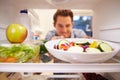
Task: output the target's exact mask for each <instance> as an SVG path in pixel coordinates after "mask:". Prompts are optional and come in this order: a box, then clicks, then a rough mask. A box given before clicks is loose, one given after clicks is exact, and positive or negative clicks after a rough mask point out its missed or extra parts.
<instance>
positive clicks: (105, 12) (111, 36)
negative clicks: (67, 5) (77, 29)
mask: <svg viewBox="0 0 120 80" xmlns="http://www.w3.org/2000/svg"><path fill="white" fill-rule="evenodd" d="M93 32H94V37H96V38H100V39H105V40H110V41H116V42H120V37H119V34H120V0H104V1H101V2H100V3H99V4H97V5H96V7H95V8H94V17H93Z"/></svg>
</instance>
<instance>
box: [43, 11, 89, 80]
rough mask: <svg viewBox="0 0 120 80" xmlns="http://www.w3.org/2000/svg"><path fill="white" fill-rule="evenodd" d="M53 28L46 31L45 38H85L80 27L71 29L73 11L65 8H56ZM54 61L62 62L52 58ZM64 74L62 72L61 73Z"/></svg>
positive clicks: (47, 39)
mask: <svg viewBox="0 0 120 80" xmlns="http://www.w3.org/2000/svg"><path fill="white" fill-rule="evenodd" d="M53 20H54V23H53V24H54V27H55V30H51V31H49V32H48V33H47V35H46V38H45V40H46V41H49V40H53V39H61V38H85V37H87V35H86V34H85V32H84V31H83V30H81V29H73V12H72V11H71V10H67V9H61V10H60V9H58V10H57V11H56V13H55V14H54V16H53ZM54 61H55V62H58V63H59V62H62V61H60V60H58V59H56V58H54ZM58 74H60V73H58ZM63 74H64V73H63ZM55 80H71V79H61V78H60V79H59V78H58V79H57V78H56V79H55Z"/></svg>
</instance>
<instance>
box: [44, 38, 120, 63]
mask: <svg viewBox="0 0 120 80" xmlns="http://www.w3.org/2000/svg"><path fill="white" fill-rule="evenodd" d="M61 40H63V39H57V40H51V41H48V42H46V43H45V47H46V48H47V50H48V52H49V53H50V54H52V55H53V56H54V57H56V58H57V59H60V60H62V61H65V62H70V63H82V62H83V63H96V62H105V61H107V60H109V59H111V58H112V57H114V56H115V55H116V54H117V53H118V52H119V50H120V46H119V45H118V44H116V43H113V42H109V41H105V40H99V39H86V38H65V40H68V41H70V42H78V41H87V42H90V43H92V42H93V41H102V42H105V43H107V44H109V45H110V46H111V47H112V49H113V50H112V51H110V52H96V53H92V52H89V53H88V52H76V50H75V51H72V52H70V51H64V50H58V49H55V48H54V46H55V45H57V44H58V43H59V42H60V41H61Z"/></svg>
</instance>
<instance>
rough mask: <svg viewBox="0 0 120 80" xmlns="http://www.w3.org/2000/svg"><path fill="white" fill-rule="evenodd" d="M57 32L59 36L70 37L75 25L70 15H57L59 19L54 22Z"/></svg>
mask: <svg viewBox="0 0 120 80" xmlns="http://www.w3.org/2000/svg"><path fill="white" fill-rule="evenodd" d="M54 26H55V28H56V31H57V34H58V35H59V36H64V37H65V38H69V37H70V35H71V30H72V27H73V22H72V20H71V18H70V16H65V17H64V16H57V21H56V23H55V24H54Z"/></svg>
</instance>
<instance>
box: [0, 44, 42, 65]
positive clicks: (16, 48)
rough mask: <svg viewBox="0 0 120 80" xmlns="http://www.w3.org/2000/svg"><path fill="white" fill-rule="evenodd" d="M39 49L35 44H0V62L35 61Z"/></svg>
mask: <svg viewBox="0 0 120 80" xmlns="http://www.w3.org/2000/svg"><path fill="white" fill-rule="evenodd" d="M39 51H40V46H39V45H36V44H9V43H8V44H7V43H5V44H0V63H1V62H2V63H25V62H35V60H36V58H37V57H38V56H39ZM36 62H37V61H36Z"/></svg>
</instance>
